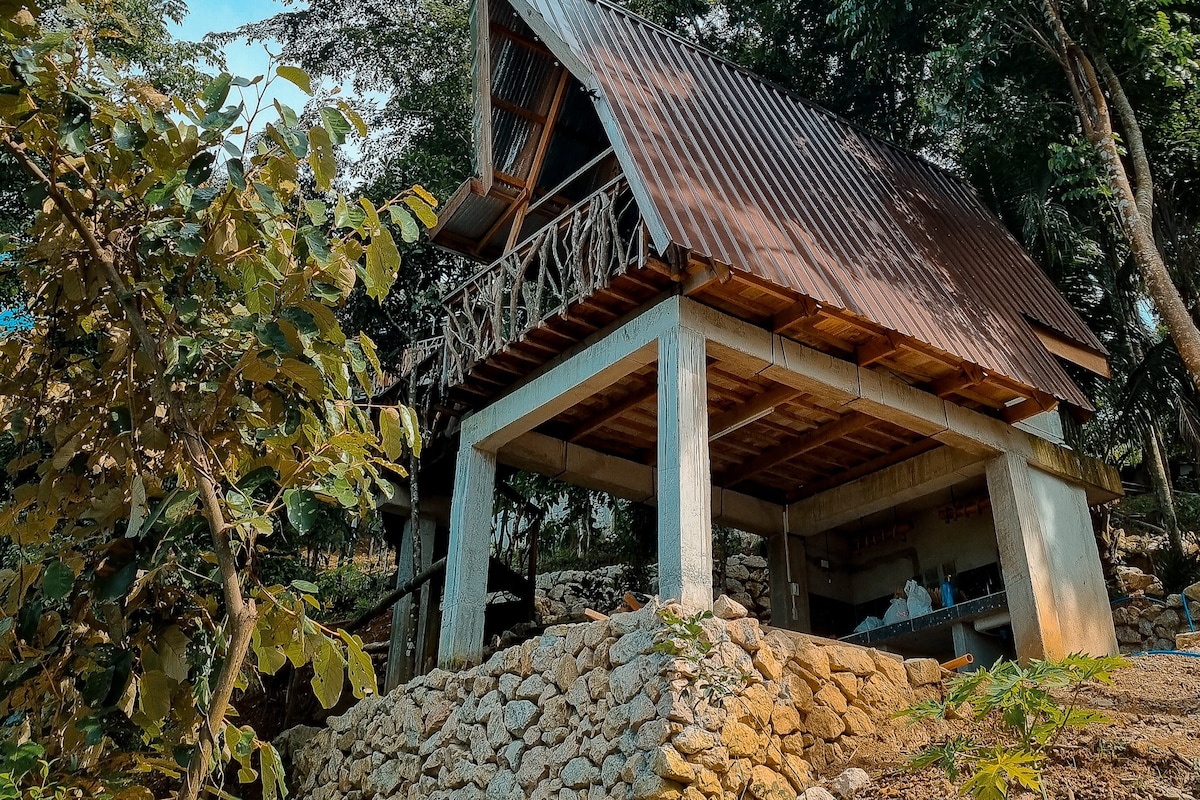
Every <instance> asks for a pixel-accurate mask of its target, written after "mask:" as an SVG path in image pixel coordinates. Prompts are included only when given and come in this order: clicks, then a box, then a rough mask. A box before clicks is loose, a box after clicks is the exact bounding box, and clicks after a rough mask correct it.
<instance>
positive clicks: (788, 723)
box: [771, 703, 800, 736]
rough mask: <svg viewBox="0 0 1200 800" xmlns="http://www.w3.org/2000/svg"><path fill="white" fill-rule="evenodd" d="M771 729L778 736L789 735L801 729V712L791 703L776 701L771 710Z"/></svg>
mask: <svg viewBox="0 0 1200 800" xmlns="http://www.w3.org/2000/svg"><path fill="white" fill-rule="evenodd" d="M771 729H772V730H773V731H775V735H776V736H787V735H788V734H789V733H795V732H796V731H798V730H800V712H799V711H797V710H796V707H795V706H794V705H791V704H790V703H776V704H775V706H774V708H773V709H772V710H771Z"/></svg>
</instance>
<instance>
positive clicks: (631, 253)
mask: <svg viewBox="0 0 1200 800" xmlns="http://www.w3.org/2000/svg"><path fill="white" fill-rule="evenodd" d="M641 230H642V226H641V225H640V224H639V217H638V213H637V206H636V204H635V203H634V201H633V195H632V194H631V193H630V191H629V184H628V183H627V182H626V181H625V179H624V177H618V178H615V179H614V180H612V181H610V182H609V183H608V184H606V185H605V186H604V187H603V188H601V189H600V190H598V191H596V192H595V193H594V194H592V195H590V196H589V197H588V198H586V199H584V200H582V201H580V202H579V203H578V204H577V205H575V206H574V207H573V208H571V209H569V210H568V211H566V212H564V213H563V214H561V215H560V216H558V217H557V218H556V219H554V220H553V221H551V222H550V223H549V224H547V225H546V226H545V227H543V228H541V229H540V230H539V231H538V232H537V233H535V234H534V235H533V236H531V237H529V238H528V239H526V240H525V241H524V242H522V243H521V244H519V245H517V247H516V248H514V249H513V250H512V251H510V252H509V253H507V254H506V255H504V256H503V257H502V258H500V259H499V260H498V261H496V262H495V263H493V264H491V265H490V266H488V267H487V268H485V269H483V270H481V271H480V272H478V273H476V274H475V276H474V277H472V278H471V279H470V280H468V281H467V282H466V283H464V284H463V285H462V286H460V287H459V288H458V289H456V290H455V291H454V292H452V293H450V294H449V295H447V297H446V300H445V304H446V380H447V383H448V384H449V385H454V384H457V383H461V382H462V381H463V379H464V378H465V377H466V375H467V373H469V372H470V370H471V369H472V367H474V366H475V365H476V364H478V363H479V362H480V361H483V360H484V359H486V358H488V357H489V356H491V355H493V354H495V353H497V352H498V351H500V350H502V349H504V348H505V347H506V346H507V345H509V344H510V343H512V342H514V341H516V340H518V339H520V338H521V337H522V336H524V335H525V334H526V333H527V332H529V331H530V330H532V329H533V328H536V327H538V326H539V325H542V324H545V323H546V322H548V321H550V320H551V319H552V318H554V317H556V316H559V315H563V314H565V313H566V312H567V311H568V309H569V308H570V307H571V306H572V305H574V304H576V303H578V302H580V301H582V300H584V299H585V298H587V297H589V296H591V295H593V294H595V293H596V292H597V291H599V290H601V289H603V288H605V287H607V286H608V285H609V284H610V283H611V282H612V280H613V279H614V278H615V277H617V276H618V275H621V274H623V273H624V272H626V271H627V270H628V269H629V268H630V267H633V266H636V265H637V264H639V263H640V262H641V260H642V258H643V245H642V235H641Z"/></svg>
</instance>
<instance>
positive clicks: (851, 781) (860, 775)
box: [831, 767, 871, 800]
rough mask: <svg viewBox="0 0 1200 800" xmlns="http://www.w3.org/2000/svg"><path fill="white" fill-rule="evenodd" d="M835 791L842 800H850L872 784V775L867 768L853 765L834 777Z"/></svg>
mask: <svg viewBox="0 0 1200 800" xmlns="http://www.w3.org/2000/svg"><path fill="white" fill-rule="evenodd" d="M831 785H832V787H833V793H834V794H836V795H837V796H838V797H840V798H841V799H842V800H850V798H852V797H856V796H858V795H859V794H861V793H862V792H863V791H864V790H866V789H867V788H869V787H870V786H871V776H870V775H868V774H867V773H866V771H865V770H861V769H859V768H858V767H851V768H850V769H848V770H846V771H845V772H843V773H842V774H841V775H838V776H837V777H836V778H834V779H833V783H832V784H831Z"/></svg>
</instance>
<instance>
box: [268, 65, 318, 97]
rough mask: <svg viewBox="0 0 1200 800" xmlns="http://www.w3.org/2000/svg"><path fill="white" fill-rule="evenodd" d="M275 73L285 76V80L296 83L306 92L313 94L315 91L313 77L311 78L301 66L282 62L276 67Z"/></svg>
mask: <svg viewBox="0 0 1200 800" xmlns="http://www.w3.org/2000/svg"><path fill="white" fill-rule="evenodd" d="M275 74H276V75H278V76H279V77H281V78H283V79H284V80H285V81H288V82H290V83H293V84H295V85H296V87H297V88H298V89H300V91H302V92H304V93H305V94H307V95H311V94H312V93H313V89H312V79H311V78H309V76H308V73H307V72H305V71H304V70H302V69H300V68H299V67H291V66H288V65H286V64H281V65H280V66H278V67H276V68H275Z"/></svg>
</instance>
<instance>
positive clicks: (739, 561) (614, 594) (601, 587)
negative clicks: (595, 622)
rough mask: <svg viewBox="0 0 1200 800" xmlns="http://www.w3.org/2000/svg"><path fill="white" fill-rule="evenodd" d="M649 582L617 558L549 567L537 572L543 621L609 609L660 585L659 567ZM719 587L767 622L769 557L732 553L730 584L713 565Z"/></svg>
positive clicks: (718, 590)
mask: <svg viewBox="0 0 1200 800" xmlns="http://www.w3.org/2000/svg"><path fill="white" fill-rule="evenodd" d="M647 573H648V574H647V576H646V579H647V581H646V585H637V584H638V583H639V582H638V581H637V580H635V576H634V574H633V572H632V570H630V569H629V568H628V567H625V566H623V565H620V564H617V565H613V566H609V567H599V568H597V569H594V570H562V571H559V572H547V573H545V574H543V575H539V576H538V578H537V594H536V600H535V602H536V604H537V610H538V615H539V617H540V618H541V620H542V622H544V623H545V624H548V625H553V624H555V623H557V622H562V621H566V620H575V619H579V618H580V617H581V616H582V615H583V611H584V609H585V608H591V609H594V610H596V611H601V612H604V613H609V612H611V611H613V610H614V609H616V608H618V607H620V606H621V602H622V597H624V595H625V593H626V592H629V591H645V592H649V593H651V594H653V593H655V592H656V591H657V590H658V567H657V565H651V566H650V567H649V568H648V570H647ZM713 586H714V587H716V588H715V589H714V593H715V594H717V595H719V594H726V595H729V596H730V597H731V598H733V599H734V600H736V601H737V602H738V603H740V604H742V605H743V606H745V607H746V609H747V610H748V611H749V612H750V615H751V616H753V617H754V618H755V619H758V620H760V621H762V622H767V621H769V620H770V618H771V586H770V578H769V572H768V570H767V560H766V559H765V558H763V557H762V556H757V555H749V554H745V553H734V554H731V555H730V556H729V558H728V560H727V561H726V566H725V587H724V589H721V584H720V575H718V574H717V570H716V569H715V568H714V571H713Z"/></svg>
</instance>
